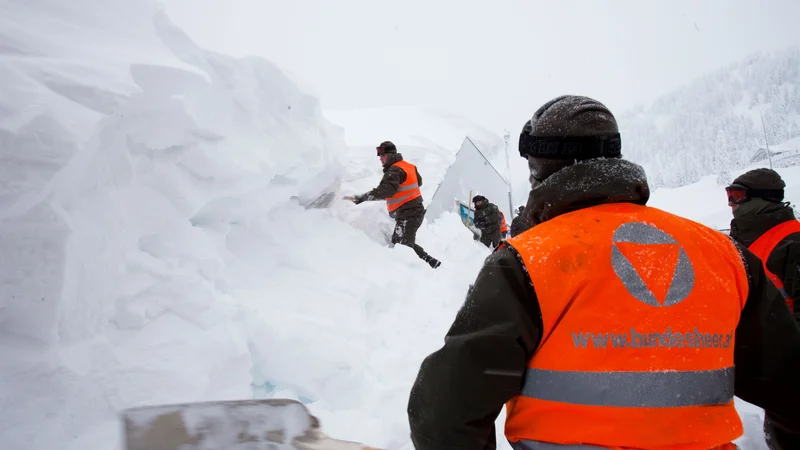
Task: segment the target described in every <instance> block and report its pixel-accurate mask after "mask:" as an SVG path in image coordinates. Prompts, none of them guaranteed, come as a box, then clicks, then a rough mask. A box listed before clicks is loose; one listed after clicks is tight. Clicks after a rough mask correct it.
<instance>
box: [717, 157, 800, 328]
mask: <svg viewBox="0 0 800 450" xmlns="http://www.w3.org/2000/svg"><path fill="white" fill-rule="evenodd" d="M785 187H786V183H785V182H784V181H783V179H782V178H781V176H780V174H778V172H776V171H774V170H772V169H766V168H759V169H753V170H750V171H748V172H746V173H743V174H742V175H740V176H739V177H737V178H736V179H735V180H733V183H731V185H730V186H728V187H726V188H725V190H726V191H727V194H728V205H729V206H730V207H731V210H732V211H733V220H731V231H730V235H731V237H732V238H734V239H736V240H737V241H739V242H741V243H742V244H743V245H745V246H746V247H747V248H748V249H749V250H750V251H751V252H753V253H754V254H755V255H756V256H758V257H759V259H761V262H762V263H763V264H764V271H765V272H766V274H767V277H769V279H770V280H772V283H773V284H775V286H776V287H777V288H778V289H779V290H780V291H781V293H782V294H783V296H784V298H785V299H786V303H787V305H789V309H790V310H791V311H792V312H793V313H794V316H795V320H797V321H800V221H798V220H797V218H795V216H794V210H793V209H792V207H791V206H790V205H789V202H784V201H783V200H784V188H785Z"/></svg>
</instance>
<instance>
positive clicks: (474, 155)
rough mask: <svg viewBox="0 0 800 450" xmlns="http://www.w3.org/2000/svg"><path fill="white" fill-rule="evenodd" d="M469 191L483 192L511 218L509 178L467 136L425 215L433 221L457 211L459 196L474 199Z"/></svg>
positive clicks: (507, 219)
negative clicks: (446, 213) (447, 213)
mask: <svg viewBox="0 0 800 450" xmlns="http://www.w3.org/2000/svg"><path fill="white" fill-rule="evenodd" d="M470 191H472V196H473V197H474V196H476V195H478V194H480V195H483V196H484V197H486V198H487V199H489V201H490V202H492V203H494V204H496V205H497V207H498V208H500V210H501V211H503V214H504V215H505V216H506V221H507V222H509V223H510V222H511V218H512V217H513V216H512V214H511V211H512V208H511V205H510V204H509V199H508V191H509V185H508V182H507V181H506V179H505V178H503V176H502V175H500V173H499V172H498V171H497V169H496V168H495V167H494V166H493V165H492V164H491V163H490V162H489V160H488V159H487V158H486V157H485V156H484V155H483V153H482V152H481V150H480V149H479V148H478V147H477V146H476V145H475V144H474V143H473V142H472V140H471V139H470V138H469V137H467V138H465V139H464V142H463V143H462V144H461V148H460V149H459V150H458V153H456V158H455V161H454V162H453V164H452V165H451V166H450V167H449V168H448V169H447V172H446V174H445V176H444V179H443V180H442V183H441V184H440V185H439V188H438V189H437V190H436V192H435V193H434V194H433V198H431V201H430V204H429V205H428V208H427V210H426V212H425V218H426V219H428V221H430V222H433V221H435V220H436V219H438V218H439V217H440V216H441V215H442V214H443V213H445V212H451V211H455V212H458V203H457V202H458V201H459V200H460V201H465V202H467V203H470V202H471V201H472V198H470V197H469V194H470Z"/></svg>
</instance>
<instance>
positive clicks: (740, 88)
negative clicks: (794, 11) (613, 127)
mask: <svg viewBox="0 0 800 450" xmlns="http://www.w3.org/2000/svg"><path fill="white" fill-rule="evenodd" d="M761 114H763V118H764V124H765V127H764V128H766V137H767V140H768V143H769V145H770V146H772V145H776V144H781V143H784V142H785V141H788V140H790V139H792V138H797V137H800V46H794V47H791V48H788V49H786V50H782V51H776V52H772V53H759V54H755V55H752V56H750V57H748V58H746V59H745V60H743V61H741V62H739V63H735V64H732V65H730V66H728V67H724V68H722V69H719V70H717V71H715V72H712V73H710V74H708V75H706V76H704V77H702V78H700V79H698V80H696V81H694V82H692V83H690V84H688V85H686V86H684V87H682V88H680V89H678V90H676V91H675V92H673V93H671V94H669V95H666V96H664V97H661V98H659V99H658V100H656V101H655V102H654V103H653V104H652V105H651V106H650V107H638V108H635V109H634V110H632V111H628V112H626V113H623V114H622V115H621V116H620V117H619V122H620V127H621V129H622V130H621V131H622V133H623V147H624V153H625V154H626V156H627V157H628V158H630V159H632V160H634V161H636V162H638V163H640V164H643V165H644V166H645V168H646V169H647V173H648V175H649V176H650V179H651V183H652V185H653V186H652V187H660V186H665V187H676V186H682V185H685V184H689V183H693V182H695V181H697V180H698V179H699V178H700V177H701V176H703V175H706V174H709V173H712V172H714V173H718V174H721V176H720V178H721V182H727V181H725V179H726V178H727V177H728V176H727V174H726V172H727V171H728V170H730V169H735V168H738V167H741V166H743V165H745V164H747V163H748V162H749V161H750V159H751V158H752V157H753V155H754V154H755V153H756V152H757V151H758V149H759V147H760V146H764V134H765V133H764V128H762V125H761Z"/></svg>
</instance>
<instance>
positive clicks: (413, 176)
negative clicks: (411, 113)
mask: <svg viewBox="0 0 800 450" xmlns="http://www.w3.org/2000/svg"><path fill="white" fill-rule="evenodd" d="M376 150H377V155H378V158H380V161H381V165H382V166H383V178H381V181H380V183H378V186H377V187H376V188H375V189H372V190H371V191H369V192H367V193H366V194H362V195H356V196H353V197H348V199H349V200H351V201H352V202H353V203H355V204H356V205H358V204H360V203H362V202H366V201H377V200H386V209H388V210H389V217H391V218H393V219H395V227H394V232H393V233H392V241H391V242H392V245H395V244H402V245H405V246H408V247H411V248H412V249H413V250H414V253H416V254H417V256H419V258H420V259H422V260H423V261H425V262H426V263H428V265H430V266H431V267H432V268H434V269H436V268H438V267H439V266H441V265H442V263H441V262H440V261H439V260H438V259H436V258H434V257H433V256H431V255H429V254H428V252H426V251H425V249H424V248H422V247H421V246H420V245H419V244H417V230H418V229H419V227H420V226H422V222H423V221H424V220H425V207H424V206H423V203H422V191H420V186H422V176H421V175H420V174H419V170H418V169H417V166H415V165H413V164H411V163H409V162H408V161H405V160H404V159H403V155H402V154H400V153H398V152H397V147H396V146H395V145H394V144H393V143H392V142H391V141H384V142H381V144H380V145H379V146H378V147H376Z"/></svg>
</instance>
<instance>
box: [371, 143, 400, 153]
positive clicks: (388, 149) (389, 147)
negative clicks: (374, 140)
mask: <svg viewBox="0 0 800 450" xmlns="http://www.w3.org/2000/svg"><path fill="white" fill-rule="evenodd" d="M376 150H377V151H378V156H381V155H384V154H394V153H397V147H396V146H395V145H394V144H393V143H392V141H383V142H381V145H379V146H377V147H376Z"/></svg>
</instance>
